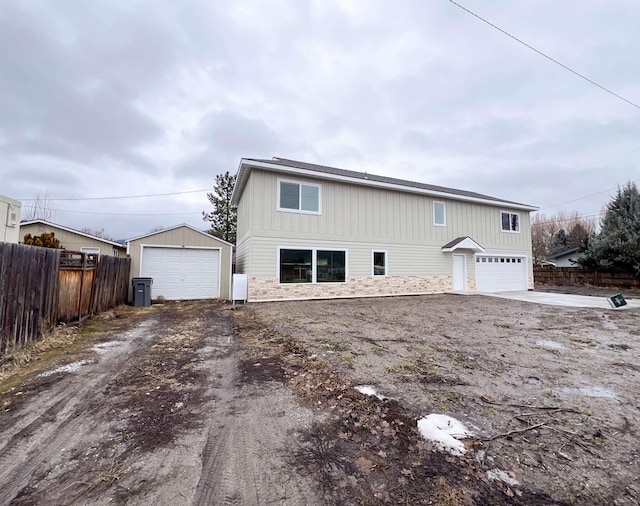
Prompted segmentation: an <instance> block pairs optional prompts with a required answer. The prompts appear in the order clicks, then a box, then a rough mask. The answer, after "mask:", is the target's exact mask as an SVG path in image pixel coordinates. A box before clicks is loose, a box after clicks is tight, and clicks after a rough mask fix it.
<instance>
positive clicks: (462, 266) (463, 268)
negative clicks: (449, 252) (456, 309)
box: [453, 254, 467, 291]
mask: <svg viewBox="0 0 640 506" xmlns="http://www.w3.org/2000/svg"><path fill="white" fill-rule="evenodd" d="M453 289H454V290H461V291H462V290H466V289H467V255H464V254H454V255H453Z"/></svg>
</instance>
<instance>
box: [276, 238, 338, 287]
mask: <svg viewBox="0 0 640 506" xmlns="http://www.w3.org/2000/svg"><path fill="white" fill-rule="evenodd" d="M276 248H277V253H276V279H277V280H278V284H279V285H295V284H296V283H283V282H282V281H280V250H283V249H292V250H305V251H311V282H310V283H300V284H301V285H327V284H328V285H331V284H333V283H347V281H348V279H349V250H348V249H347V248H325V247H322V246H288V245H286V246H280V245H278V246H276ZM318 251H342V252H344V281H320V282H318V280H317V274H318V273H317V268H318V266H317V263H318Z"/></svg>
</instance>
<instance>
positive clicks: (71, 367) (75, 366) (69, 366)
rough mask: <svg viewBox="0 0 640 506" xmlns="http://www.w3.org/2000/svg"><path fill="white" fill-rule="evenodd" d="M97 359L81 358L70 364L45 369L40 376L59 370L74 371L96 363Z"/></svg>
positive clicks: (49, 374)
mask: <svg viewBox="0 0 640 506" xmlns="http://www.w3.org/2000/svg"><path fill="white" fill-rule="evenodd" d="M94 363H95V360H79V361H78V362H71V363H70V364H65V365H61V366H59V367H56V368H55V369H51V370H50V371H45V372H42V373H40V374H38V378H45V377H47V376H51V375H52V374H56V373H59V372H74V371H77V370H78V369H80V367H82V366H83V365H87V364H94Z"/></svg>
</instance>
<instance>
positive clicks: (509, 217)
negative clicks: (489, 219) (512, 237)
mask: <svg viewBox="0 0 640 506" xmlns="http://www.w3.org/2000/svg"><path fill="white" fill-rule="evenodd" d="M500 223H501V226H502V231H503V232H520V216H519V215H518V214H516V213H507V212H505V211H501V212H500Z"/></svg>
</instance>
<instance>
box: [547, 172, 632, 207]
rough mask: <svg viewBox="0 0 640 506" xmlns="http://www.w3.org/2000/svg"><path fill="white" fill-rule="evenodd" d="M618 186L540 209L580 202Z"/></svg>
mask: <svg viewBox="0 0 640 506" xmlns="http://www.w3.org/2000/svg"><path fill="white" fill-rule="evenodd" d="M638 181H640V179H636V180H635V181H631V182H632V183H637V182H638ZM617 188H619V187H618V186H615V187H613V188H607V189H606V190H602V191H599V192H596V193H591V194H590V195H585V196H584V197H580V198H577V199H573V200H567V201H566V202H560V203H559V204H554V205H552V206H547V207H543V208H540V209H538V211H544V210H545V209H551V208H553V207H558V206H562V205H564V204H571V203H572V202H578V201H579V200H584V199H588V198H589V197H594V196H595V195H600V194H601V193H607V192H610V191H612V190H615V189H617Z"/></svg>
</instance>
